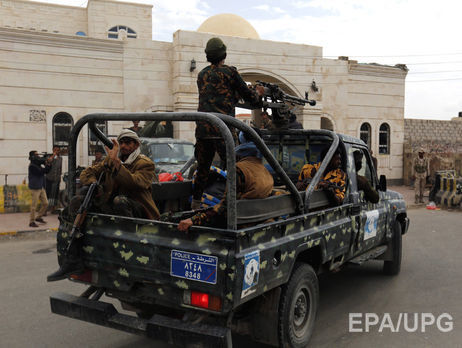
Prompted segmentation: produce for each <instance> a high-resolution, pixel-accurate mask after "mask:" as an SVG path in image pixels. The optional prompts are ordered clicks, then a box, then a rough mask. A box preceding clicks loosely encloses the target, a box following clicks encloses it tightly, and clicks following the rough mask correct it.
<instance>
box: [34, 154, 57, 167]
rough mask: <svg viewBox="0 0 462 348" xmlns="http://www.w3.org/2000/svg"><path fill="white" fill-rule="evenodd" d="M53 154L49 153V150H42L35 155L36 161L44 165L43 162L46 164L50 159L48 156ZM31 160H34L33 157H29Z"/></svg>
mask: <svg viewBox="0 0 462 348" xmlns="http://www.w3.org/2000/svg"><path fill="white" fill-rule="evenodd" d="M52 155H53V154H52V153H48V152H41V153H39V154H37V155H36V156H34V162H35V163H36V164H38V165H42V164H45V163H46V162H47V160H48V158H50V156H52ZM29 160H31V161H32V157H29Z"/></svg>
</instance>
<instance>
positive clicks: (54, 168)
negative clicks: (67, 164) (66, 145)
mask: <svg viewBox="0 0 462 348" xmlns="http://www.w3.org/2000/svg"><path fill="white" fill-rule="evenodd" d="M53 156H54V157H53V160H52V161H51V169H50V171H49V172H48V173H47V174H46V176H45V178H46V193H47V198H48V206H49V210H50V212H52V213H53V212H56V209H57V208H58V203H59V200H58V195H59V184H60V183H61V173H62V168H63V158H62V157H61V156H60V149H59V147H58V146H55V147H53Z"/></svg>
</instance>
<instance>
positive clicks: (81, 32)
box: [75, 31, 87, 36]
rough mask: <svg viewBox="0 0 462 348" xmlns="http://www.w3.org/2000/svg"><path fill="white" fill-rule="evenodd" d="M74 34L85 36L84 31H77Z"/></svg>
mask: <svg viewBox="0 0 462 348" xmlns="http://www.w3.org/2000/svg"><path fill="white" fill-rule="evenodd" d="M75 35H77V36H87V34H85V32H84V31H78V32H76V33H75Z"/></svg>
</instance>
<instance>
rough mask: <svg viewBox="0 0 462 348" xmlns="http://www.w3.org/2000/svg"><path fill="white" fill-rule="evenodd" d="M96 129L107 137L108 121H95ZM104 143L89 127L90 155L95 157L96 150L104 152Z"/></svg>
mask: <svg viewBox="0 0 462 348" xmlns="http://www.w3.org/2000/svg"><path fill="white" fill-rule="evenodd" d="M95 124H96V127H97V128H98V129H99V130H101V132H103V133H104V134H106V135H107V122H106V121H95ZM103 146H104V145H103V143H102V142H101V141H99V140H98V138H97V137H96V135H94V134H93V132H92V131H91V130H90V127H88V155H89V156H93V155H94V154H95V152H96V150H100V151H104V150H103Z"/></svg>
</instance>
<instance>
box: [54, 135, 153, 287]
mask: <svg viewBox="0 0 462 348" xmlns="http://www.w3.org/2000/svg"><path fill="white" fill-rule="evenodd" d="M112 143H113V147H112V149H109V148H108V147H106V152H107V157H106V158H105V159H104V160H103V161H102V162H100V163H97V164H96V165H94V166H91V167H89V168H87V169H85V170H84V171H83V172H82V173H81V174H80V181H81V183H82V184H83V185H90V184H92V183H94V182H96V181H97V180H98V177H99V176H100V175H103V176H104V184H103V187H102V188H101V189H99V191H100V192H99V196H100V197H99V199H98V203H99V204H98V203H97V204H94V205H95V206H97V207H96V208H97V210H98V211H101V212H103V213H106V214H116V215H123V216H130V217H141V218H148V219H157V218H159V210H158V209H157V207H156V205H155V203H154V201H153V199H152V193H151V185H152V181H153V180H154V178H155V177H156V174H155V167H154V163H153V162H152V161H151V160H150V159H149V158H148V157H146V156H145V155H142V154H141V153H140V148H139V146H140V139H139V137H138V135H137V134H136V133H135V132H133V131H131V130H128V129H124V130H122V132H121V133H120V134H119V136H118V137H117V141H116V140H112ZM97 198H98V197H97ZM83 200H84V196H75V197H74V198H73V199H72V201H71V202H70V204H69V212H70V214H71V215H73V214H76V213H77V210H78V208H79V206H80V205H81V204H82V202H83ZM95 203H96V202H95ZM82 239H83V238H82V236H80V237H79V238H76V241H75V242H74V243H72V244H71V246H69V250H68V252H67V254H66V255H65V257H64V261H63V263H62V264H61V266H60V268H59V269H58V270H57V271H56V272H54V273H52V274H50V275H48V277H47V280H48V281H49V282H51V281H56V280H61V279H64V278H66V277H68V276H69V275H70V274H73V273H79V272H81V271H82V270H83V264H82V262H81V258H80V253H81V248H82V246H81V243H82Z"/></svg>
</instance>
